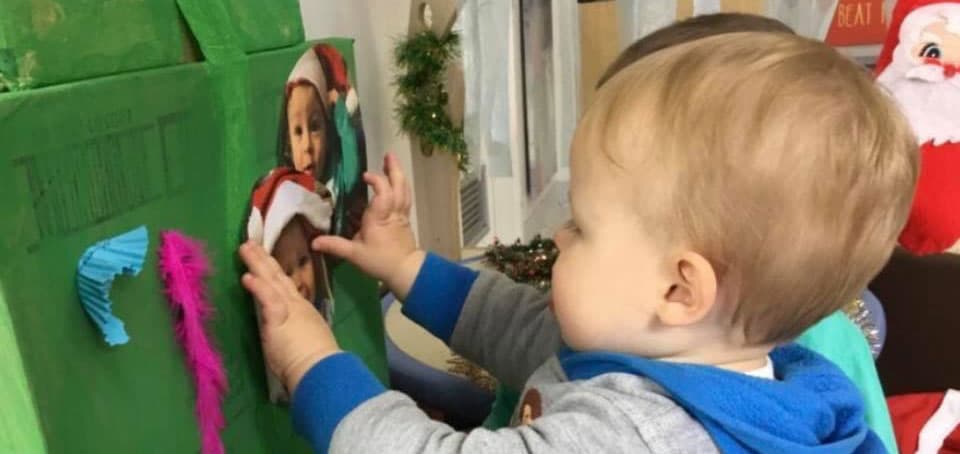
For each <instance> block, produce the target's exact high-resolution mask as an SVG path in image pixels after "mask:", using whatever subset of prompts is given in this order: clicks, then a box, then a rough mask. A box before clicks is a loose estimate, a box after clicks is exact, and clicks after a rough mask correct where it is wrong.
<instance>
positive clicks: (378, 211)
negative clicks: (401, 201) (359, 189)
mask: <svg viewBox="0 0 960 454" xmlns="http://www.w3.org/2000/svg"><path fill="white" fill-rule="evenodd" d="M363 180H364V181H366V182H367V184H369V185H370V186H371V187H372V188H373V200H371V201H370V208H369V210H370V213H372V214H373V215H374V216H375V217H376V218H377V219H385V218H387V217H388V216H390V212H391V211H393V205H394V200H393V191H392V190H391V189H390V183H389V182H388V181H387V178H386V177H384V176H383V175H377V174H375V173H371V172H367V173H365V174H364V175H363Z"/></svg>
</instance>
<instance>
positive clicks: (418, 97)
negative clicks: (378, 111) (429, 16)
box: [394, 31, 470, 171]
mask: <svg viewBox="0 0 960 454" xmlns="http://www.w3.org/2000/svg"><path fill="white" fill-rule="evenodd" d="M459 46H460V37H459V36H458V35H457V34H456V33H453V32H450V33H447V34H446V35H444V36H437V35H435V34H434V33H433V32H430V31H424V32H420V33H417V34H414V35H412V36H408V37H406V38H405V39H403V40H401V41H400V42H399V43H397V46H396V48H395V49H394V61H395V64H396V66H397V70H398V72H399V73H398V74H397V76H396V78H395V79H394V85H395V86H396V87H397V100H396V102H397V106H396V108H395V112H394V113H395V115H396V117H397V121H399V122H400V129H401V130H403V132H405V133H407V134H410V135H412V136H414V137H417V138H418V139H420V141H421V144H422V146H423V153H424V154H425V155H427V156H430V155H431V154H432V153H433V150H434V149H437V148H439V149H442V150H446V151H447V152H449V153H452V154H453V155H454V156H455V157H456V158H457V166H458V167H459V168H460V170H461V171H466V169H467V166H468V165H469V163H470V157H469V155H468V154H467V142H466V140H465V139H464V137H463V128H460V127H457V126H456V125H454V124H453V120H451V119H450V116H449V115H447V110H446V107H447V102H448V100H449V95H448V94H447V91H446V89H445V88H444V85H443V79H444V75H445V74H446V69H447V65H449V64H450V61H451V60H452V59H453V58H455V57H457V56H458V55H459V52H460V49H459Z"/></svg>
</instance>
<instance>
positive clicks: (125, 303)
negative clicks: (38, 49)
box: [0, 64, 306, 453]
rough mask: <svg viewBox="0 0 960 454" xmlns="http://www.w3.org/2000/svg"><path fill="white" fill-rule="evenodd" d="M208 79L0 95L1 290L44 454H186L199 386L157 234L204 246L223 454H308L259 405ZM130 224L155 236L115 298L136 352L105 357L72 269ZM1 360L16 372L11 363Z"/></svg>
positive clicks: (3, 410) (284, 420) (194, 74)
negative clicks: (228, 239) (223, 377)
mask: <svg viewBox="0 0 960 454" xmlns="http://www.w3.org/2000/svg"><path fill="white" fill-rule="evenodd" d="M208 70H209V68H208V67H206V66H204V65H199V64H194V65H183V66H178V67H173V68H166V69H161V70H153V71H147V72H140V73H132V74H128V75H122V76H113V77H106V78H101V79H96V80H92V81H85V82H78V83H72V84H65V85H58V86H55V87H50V88H45V89H39V90H31V91H25V92H19V93H10V94H6V95H0V136H2V137H4V142H3V146H2V148H0V178H2V179H3V180H4V181H7V182H8V184H7V187H8V189H7V196H5V197H3V198H0V208H2V209H4V210H5V213H7V216H6V217H4V218H3V220H2V221H0V237H2V240H0V255H2V256H3V257H4V260H3V262H2V264H0V283H2V288H3V295H2V298H3V301H5V302H6V306H7V307H6V309H7V310H8V311H9V314H10V319H11V321H12V325H13V330H14V331H15V333H16V339H17V343H16V345H17V347H18V349H19V353H20V355H19V356H20V359H21V361H22V365H21V367H22V370H23V371H24V372H25V376H26V380H27V383H28V386H29V390H30V395H31V398H32V406H33V407H34V408H35V411H36V414H37V418H36V419H39V421H40V426H39V428H40V431H41V432H42V436H43V439H44V442H45V444H46V449H47V452H51V453H59V452H105V453H127V452H196V451H197V449H198V446H199V438H198V434H197V426H196V420H195V417H194V413H193V407H194V396H195V394H194V389H193V385H192V382H191V379H190V376H189V373H188V371H187V369H186V368H185V366H184V363H183V354H182V352H181V350H180V347H179V345H178V344H177V343H176V342H175V340H174V336H173V319H172V316H171V314H170V311H169V309H168V307H167V303H166V301H165V299H164V297H163V295H162V288H161V284H160V281H159V277H158V274H157V268H156V247H157V234H158V233H159V231H160V230H162V229H167V228H176V229H180V230H181V231H183V232H185V233H187V234H189V235H191V236H194V237H197V238H200V239H202V240H205V241H206V243H207V245H208V252H209V254H210V256H211V258H212V259H213V262H214V266H215V270H216V271H217V272H216V274H215V275H214V277H213V278H212V279H211V280H210V293H211V294H210V297H211V299H212V300H213V301H214V304H215V306H216V309H217V315H216V318H215V320H214V322H213V323H212V327H213V332H214V334H215V337H216V342H217V344H218V346H219V348H220V350H221V352H222V354H223V356H224V360H225V363H226V366H227V370H228V377H229V380H230V386H231V389H230V392H229V394H228V395H227V399H226V402H225V403H224V406H223V408H224V413H225V416H226V418H227V424H228V426H227V429H226V430H225V431H224V442H225V444H226V446H227V449H228V451H229V452H276V451H277V450H281V451H284V452H306V446H305V444H304V443H303V441H301V440H299V439H297V438H296V437H295V436H294V434H293V430H292V428H291V425H290V420H289V415H288V414H287V409H286V408H284V407H278V406H275V405H271V404H269V403H268V402H267V401H266V398H265V396H264V394H263V392H262V389H263V386H264V385H263V378H262V376H263V362H262V361H263V359H262V354H261V351H260V344H259V338H258V334H257V328H256V323H255V317H254V314H253V309H252V306H251V305H250V304H249V301H247V300H246V299H245V298H243V297H237V294H241V295H242V292H241V291H240V290H239V289H238V286H237V279H236V273H234V272H233V270H232V269H231V267H230V263H231V260H232V257H233V255H234V254H233V251H232V249H231V250H227V249H226V248H224V247H223V246H222V245H223V244H224V243H223V241H222V233H223V225H224V223H225V218H224V210H223V200H224V185H223V174H222V172H221V171H220V170H219V169H221V168H222V161H223V150H224V146H223V144H224V127H223V119H222V117H221V115H220V112H221V111H220V110H219V109H218V108H217V102H216V97H215V90H214V87H213V81H214V80H215V79H213V78H211V77H210V75H209V71H208ZM141 224H145V225H147V226H148V228H149V229H150V233H151V244H150V249H149V252H148V256H147V262H146V264H145V267H144V270H143V271H142V273H141V274H140V275H139V276H137V277H126V276H125V277H120V278H118V279H117V281H116V282H115V283H114V286H113V290H112V292H111V297H112V299H113V301H114V313H115V314H116V315H117V316H118V317H119V318H120V319H122V320H123V321H124V323H125V324H126V328H127V332H128V333H129V334H130V336H131V341H130V343H129V344H127V345H123V346H119V347H115V348H111V347H108V346H106V344H105V343H104V342H103V339H102V337H101V335H100V333H99V331H97V329H96V328H95V326H94V325H93V323H92V322H91V321H90V320H89V319H88V317H87V315H86V314H85V313H84V312H83V310H82V308H81V305H80V303H79V300H78V298H77V296H76V290H75V273H76V263H77V260H78V258H79V257H80V255H81V254H82V253H83V251H84V250H85V249H86V248H87V247H88V246H89V245H91V244H93V243H94V242H96V241H97V240H100V239H103V238H106V237H110V236H113V235H116V234H118V233H121V232H124V231H126V230H128V229H130V228H133V227H136V226H138V225H141ZM0 360H2V361H3V362H4V364H3V368H2V369H3V370H6V369H10V370H15V368H16V365H15V364H13V363H15V362H16V357H14V356H13V355H7V354H4V355H3V357H0ZM5 383H6V382H5ZM23 407H24V404H23V403H21V405H19V409H17V408H11V407H9V406H7V405H4V406H0V414H2V415H3V417H2V418H0V420H6V419H9V418H11V417H13V418H16V417H21V418H26V419H25V420H26V421H29V420H30V415H29V412H26V410H25V409H24V408H23ZM14 412H16V413H19V414H16V413H14ZM24 412H26V413H24ZM13 452H17V451H13Z"/></svg>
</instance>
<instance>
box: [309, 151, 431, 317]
mask: <svg viewBox="0 0 960 454" xmlns="http://www.w3.org/2000/svg"><path fill="white" fill-rule="evenodd" d="M383 169H384V173H386V176H383V175H378V174H374V173H370V172H367V173H365V174H364V175H363V180H364V181H365V182H366V183H367V184H368V185H370V186H371V187H373V192H374V196H373V200H371V201H370V206H369V207H367V210H366V211H365V212H364V213H363V220H362V221H361V226H360V231H359V232H358V233H357V235H356V236H355V237H354V238H353V239H352V240H347V239H345V238H340V237H337V236H321V237H318V238H316V239H315V240H314V241H313V248H314V249H315V250H317V251H319V252H322V253H326V254H333V255H337V256H340V257H343V258H344V259H346V260H348V261H350V262H352V263H353V264H354V265H356V266H357V267H358V268H360V269H361V270H363V271H364V272H366V273H367V274H369V275H371V276H373V277H375V278H377V279H380V280H382V281H383V282H384V283H386V284H387V287H389V288H390V290H391V291H392V292H393V293H394V295H396V296H397V298H399V299H401V300H402V299H404V298H405V297H406V295H407V293H408V292H409V291H410V287H411V286H413V281H414V280H415V279H416V277H417V273H418V272H419V271H420V266H421V265H422V264H423V260H424V257H425V256H426V254H425V253H424V252H422V251H419V250H417V243H416V240H415V239H414V236H413V229H411V227H410V205H411V203H412V201H411V192H410V186H408V185H407V181H406V178H405V177H404V175H403V171H401V170H400V163H399V162H398V161H397V157H396V156H394V155H393V154H387V156H386V157H384V159H383Z"/></svg>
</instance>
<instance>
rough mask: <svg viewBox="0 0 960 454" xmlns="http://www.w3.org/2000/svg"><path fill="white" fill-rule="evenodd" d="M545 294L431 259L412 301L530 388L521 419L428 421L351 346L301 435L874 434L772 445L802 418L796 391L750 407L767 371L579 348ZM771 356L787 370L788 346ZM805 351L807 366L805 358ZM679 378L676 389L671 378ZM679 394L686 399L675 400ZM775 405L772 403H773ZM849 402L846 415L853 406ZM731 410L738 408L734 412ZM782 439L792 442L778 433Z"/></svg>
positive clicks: (319, 443)
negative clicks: (563, 333) (476, 423)
mask: <svg viewBox="0 0 960 454" xmlns="http://www.w3.org/2000/svg"><path fill="white" fill-rule="evenodd" d="M547 298H548V296H546V295H544V294H543V293H542V292H540V291H538V290H537V289H535V288H533V287H529V286H524V285H519V284H516V283H514V282H513V281H511V280H509V279H508V278H506V277H505V276H503V275H500V274H497V273H492V272H480V273H477V272H475V271H472V270H469V269H467V268H464V267H460V266H459V265H455V264H451V263H449V262H446V261H444V260H442V259H439V258H438V257H435V256H432V255H431V256H428V258H427V261H426V263H425V264H424V267H423V268H422V269H421V271H420V274H419V275H418V277H417V281H416V283H415V284H414V286H413V289H412V290H411V292H410V295H409V296H408V298H407V301H406V302H405V305H404V313H405V314H406V315H407V316H408V317H410V318H411V319H412V320H414V321H416V322H417V323H419V324H420V325H422V326H424V327H425V328H426V329H428V330H429V331H430V332H432V333H433V334H434V335H436V336H437V337H439V338H440V339H443V340H445V341H447V343H448V345H450V347H451V348H452V349H453V350H454V351H455V352H457V353H458V354H460V355H463V356H464V357H466V358H467V359H470V360H471V361H474V362H475V363H477V364H478V365H480V366H481V367H483V368H485V369H486V370H488V371H490V372H491V373H492V374H493V375H494V376H496V377H497V378H498V379H499V380H501V381H502V382H503V384H504V385H506V386H507V387H510V388H513V389H523V390H524V392H523V397H522V399H521V403H520V405H519V406H518V408H517V409H516V410H515V412H514V416H513V422H512V424H511V427H509V428H504V429H499V430H496V431H491V430H486V429H475V430H472V431H470V432H467V433H464V432H457V431H455V430H453V429H452V428H451V427H449V426H447V425H445V424H443V423H441V422H437V421H434V420H431V419H429V418H428V417H427V416H426V415H425V414H424V413H423V412H422V411H421V410H420V409H419V408H418V407H417V405H416V404H415V403H414V402H413V401H412V400H411V399H410V398H409V397H407V396H405V395H404V394H401V393H398V392H394V391H385V390H383V389H382V387H380V386H379V384H378V383H377V382H376V379H374V378H372V375H371V374H370V373H369V371H367V370H366V369H365V367H363V366H362V364H361V363H360V362H359V360H357V359H356V358H355V357H352V355H349V354H338V355H334V356H333V357H330V358H327V359H325V360H323V361H321V362H320V363H318V364H317V365H316V366H314V368H313V369H311V370H310V372H308V373H307V375H306V376H305V377H304V379H303V380H302V381H301V384H300V386H299V387H298V388H297V390H296V392H295V394H294V399H293V413H294V422H295V424H296V426H297V429H298V431H299V432H300V433H301V434H303V435H305V436H306V437H307V438H308V439H309V440H310V441H311V443H312V445H313V446H314V449H315V450H316V451H317V452H328V451H329V452H333V453H474V452H477V453H480V452H483V453H513V452H517V453H528V452H529V453H580V452H582V453H620V452H623V453H627V452H629V453H643V452H658V453H676V452H697V453H709V452H717V451H718V443H715V441H714V438H717V435H716V434H715V433H714V432H715V431H716V432H724V431H728V432H730V433H731V434H732V435H728V434H726V433H721V435H719V437H720V438H717V439H718V440H721V442H722V444H720V445H721V446H724V450H725V451H742V452H749V451H761V452H768V450H767V448H770V449H773V448H777V449H781V450H782V449H790V448H791V447H795V446H796V447H799V446H803V447H804V448H808V449H809V448H810V445H811V444H812V445H814V446H819V445H820V444H823V443H824V441H825V440H826V441H827V442H832V441H833V440H832V439H830V437H833V438H834V439H839V440H840V441H844V442H848V444H846V445H842V446H849V447H850V448H843V449H840V450H839V451H838V450H828V451H825V452H844V451H853V450H854V448H856V447H857V446H859V445H860V443H859V442H861V441H863V439H865V438H866V437H867V435H868V434H867V432H869V431H868V430H866V429H862V428H861V429H862V430H859V431H854V432H856V433H852V432H851V433H839V432H838V430H832V431H829V432H830V434H831V435H830V437H825V436H823V434H820V433H818V434H816V436H817V437H819V438H818V439H817V440H814V441H815V442H814V443H810V442H808V440H806V439H803V436H805V435H804V434H800V438H801V439H800V440H792V439H790V438H791V437H793V435H792V433H793V432H794V430H793V429H789V430H788V431H787V433H788V436H786V437H782V436H781V435H782V434H777V433H775V434H773V436H775V437H780V439H778V442H777V443H773V444H771V443H770V442H769V441H770V440H769V439H770V436H771V434H770V432H776V431H778V430H781V431H782V430H783V427H780V425H781V422H780V421H777V418H778V415H781V414H783V415H785V416H780V417H781V418H786V419H785V421H783V422H782V423H786V424H797V421H793V420H791V418H793V416H792V413H796V412H795V411H793V410H792V408H793V407H788V410H789V411H783V409H781V408H774V407H776V406H778V405H779V406H782V405H781V402H782V401H789V400H790V398H786V397H784V396H786V395H789V394H783V395H777V394H776V393H773V394H774V395H773V399H772V401H774V402H773V403H768V402H767V401H768V400H771V399H769V398H768V397H769V396H766V394H765V395H764V396H760V397H761V398H760V399H758V401H757V402H751V404H756V406H757V407H756V408H760V409H762V410H763V411H762V414H754V413H755V410H756V408H754V407H755V405H748V406H744V405H742V401H743V400H744V396H746V398H748V399H749V398H750V397H751V393H753V392H754V389H758V390H761V391H762V390H763V389H764V386H767V385H763V384H762V382H763V381H766V382H770V383H777V382H778V381H776V380H766V379H758V378H754V377H749V376H746V375H745V374H738V373H733V372H727V371H721V370H720V369H716V368H710V367H707V366H694V365H670V364H665V363H663V362H660V361H652V360H646V359H642V358H636V357H630V356H627V355H619V354H606V353H577V352H572V351H570V350H569V349H566V348H565V347H563V344H562V341H561V337H560V331H559V328H558V325H557V322H556V319H555V318H554V316H553V313H552V311H551V310H550V309H549V307H548V304H547V302H548V299H547ZM798 348H799V347H798ZM788 353H789V352H788ZM807 353H809V352H807ZM804 355H806V353H804ZM771 357H772V358H773V359H774V364H775V366H776V365H777V363H778V356H777V355H776V354H774V355H772V356H771ZM802 359H804V360H805V361H807V363H809V358H808V357H807V356H803V357H802ZM814 359H816V358H814ZM780 362H783V360H782V359H781V361H780ZM805 364H806V363H805ZM804 367H806V366H804ZM834 369H835V368H834ZM804 370H806V369H804ZM820 372H822V371H818V373H820ZM828 372H829V370H828ZM836 372H837V374H839V375H840V377H842V373H840V372H839V370H837V371H836ZM820 375H822V373H821V374H820ZM818 376H819V375H818ZM844 380H845V378H844ZM714 381H715V382H716V383H720V384H724V383H731V384H732V385H731V389H732V390H733V392H731V394H730V396H734V397H733V398H732V400H730V399H728V398H727V397H726V396H723V395H722V393H718V391H722V390H723V388H722V387H721V388H714V387H711V386H710V385H709V383H711V382H714ZM741 383H742V384H741ZM846 383H847V384H848V385H849V382H846ZM672 384H678V387H673V388H671V385H672ZM841 385H842V384H841ZM708 387H709V388H708ZM821 387H822V386H821ZM849 387H850V389H851V392H852V393H853V394H854V395H856V390H855V389H854V388H853V387H852V385H849ZM841 388H842V386H841ZM666 389H670V392H668V391H667V390H666ZM764 392H765V391H764ZM788 392H791V393H792V392H794V391H792V390H788ZM803 392H807V391H803ZM678 394H679V395H680V396H681V397H682V399H683V400H684V401H685V402H686V403H687V405H686V406H687V407H688V408H686V409H685V408H684V407H683V406H681V405H679V404H678V403H677V402H676V401H675V400H674V398H671V396H676V395H678ZM808 394H809V393H808ZM800 395H801V396H802V397H804V398H805V399H810V397H809V396H807V395H804V394H802V393H801V394H800ZM718 396H720V397H718ZM765 405H770V406H771V407H770V410H769V411H767V409H766V408H764V407H765ZM731 406H732V407H735V408H733V410H731V409H730V408H728V407H731ZM740 407H744V408H745V409H741V408H740ZM817 408H819V407H817ZM839 411H847V412H848V413H849V412H850V408H842V409H840V410H839ZM727 413H733V416H731V417H729V418H728V417H727V416H726V414H727ZM739 413H744V414H746V416H744V415H741V414H739ZM830 413H831V415H819V414H818V416H817V420H816V421H814V424H813V425H812V426H814V427H816V428H817V430H820V431H821V432H823V430H822V429H821V426H824V424H823V421H824V420H826V419H825V418H829V417H833V418H834V419H836V415H835V414H832V413H835V412H832V411H831V412H830ZM854 413H855V412H854ZM692 414H696V415H698V417H697V418H695V417H694V416H692ZM766 415H770V416H769V418H768V417H767V416H766ZM860 417H861V418H860V419H862V411H861V413H860ZM751 418H753V419H759V420H764V419H771V420H772V421H773V423H774V424H773V426H772V427H760V428H759V432H758V431H756V430H753V429H752V428H751V427H749V426H750V425H751V424H752V425H763V424H766V422H765V421H761V422H755V421H753V420H752V419H751ZM700 419H703V420H709V421H711V427H715V429H716V426H717V425H718V424H719V425H720V426H724V425H725V424H726V422H725V421H727V420H728V419H729V421H733V423H731V426H732V427H733V429H728V428H722V427H721V429H716V430H715V431H708V430H707V428H706V427H705V426H704V425H703V424H701V423H700V422H699V420H700ZM718 421H719V422H718ZM745 424H746V425H747V426H748V427H747V429H746V431H745V432H744V430H743V427H744V425H745ZM854 425H855V424H854ZM851 427H852V426H851ZM844 430H846V429H844ZM848 432H849V431H848ZM758 433H760V434H761V436H757V434H758ZM730 437H732V439H734V442H730V440H729V439H728V438H730ZM858 437H859V438H858ZM874 437H875V436H874ZM741 438H745V439H746V441H744V440H743V439H741ZM783 438H786V440H785V442H784V443H779V442H780V441H784V440H781V439H783ZM754 439H758V440H761V441H760V442H759V443H760V444H757V442H756V440H754ZM848 439H849V440H848ZM850 440H853V441H852V443H853V444H850V443H851V442H850ZM795 442H797V443H799V444H797V443H795ZM778 443H779V444H778ZM878 444H879V442H878ZM830 446H832V447H833V448H840V447H841V445H837V444H833V445H830ZM814 451H815V452H819V451H818V450H816V449H814ZM862 452H874V451H871V450H866V451H862ZM876 452H882V451H876Z"/></svg>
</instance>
